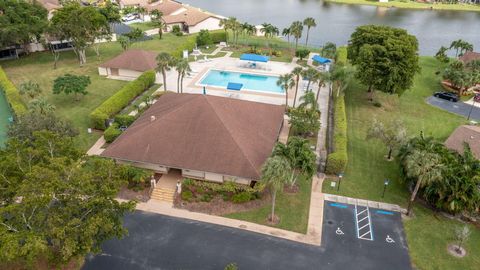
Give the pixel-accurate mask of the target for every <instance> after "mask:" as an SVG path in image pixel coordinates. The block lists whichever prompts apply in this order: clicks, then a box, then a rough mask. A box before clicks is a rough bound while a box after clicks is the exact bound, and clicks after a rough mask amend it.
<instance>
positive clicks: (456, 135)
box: [445, 125, 480, 159]
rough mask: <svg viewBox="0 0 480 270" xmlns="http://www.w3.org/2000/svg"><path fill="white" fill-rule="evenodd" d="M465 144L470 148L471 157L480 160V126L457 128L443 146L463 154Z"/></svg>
mask: <svg viewBox="0 0 480 270" xmlns="http://www.w3.org/2000/svg"><path fill="white" fill-rule="evenodd" d="M465 143H466V144H468V145H469V146H470V150H471V151H472V153H473V155H474V156H475V157H476V158H477V159H480V126H473V125H462V126H459V127H458V128H457V129H455V131H454V132H453V133H452V134H451V135H450V137H448V139H447V140H446V141H445V146H446V147H447V148H448V149H451V150H455V151H457V152H458V153H460V154H463V150H464V144H465Z"/></svg>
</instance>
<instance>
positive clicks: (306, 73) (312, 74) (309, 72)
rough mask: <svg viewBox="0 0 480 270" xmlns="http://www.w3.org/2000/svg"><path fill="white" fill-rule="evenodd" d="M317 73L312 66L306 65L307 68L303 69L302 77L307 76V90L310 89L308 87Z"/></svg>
mask: <svg viewBox="0 0 480 270" xmlns="http://www.w3.org/2000/svg"><path fill="white" fill-rule="evenodd" d="M317 73H318V72H317V70H316V69H314V68H312V67H308V68H307V69H305V70H303V74H302V75H303V77H304V78H307V80H308V82H307V92H308V91H311V90H312V89H310V85H311V84H312V82H313V81H314V80H315V79H316V76H317Z"/></svg>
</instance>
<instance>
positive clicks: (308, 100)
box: [298, 92, 318, 111]
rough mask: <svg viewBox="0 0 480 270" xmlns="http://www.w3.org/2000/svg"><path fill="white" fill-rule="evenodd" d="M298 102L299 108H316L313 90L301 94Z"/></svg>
mask: <svg viewBox="0 0 480 270" xmlns="http://www.w3.org/2000/svg"><path fill="white" fill-rule="evenodd" d="M300 102H301V103H300V105H299V106H298V107H299V108H307V109H313V110H315V111H316V110H318V103H317V102H316V101H315V94H314V93H313V92H307V93H305V94H304V95H303V96H301V97H300Z"/></svg>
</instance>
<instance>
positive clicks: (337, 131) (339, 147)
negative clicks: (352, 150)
mask: <svg viewBox="0 0 480 270" xmlns="http://www.w3.org/2000/svg"><path fill="white" fill-rule="evenodd" d="M334 106H335V108H334V130H333V147H334V151H333V153H330V154H329V155H328V157H327V167H326V172H327V174H339V173H341V172H344V171H345V167H346V166H347V162H348V155H347V115H346V112H345V97H344V96H343V95H342V96H339V97H337V98H336V99H335V104H334Z"/></svg>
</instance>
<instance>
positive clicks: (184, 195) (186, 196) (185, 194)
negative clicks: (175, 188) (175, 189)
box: [182, 190, 193, 202]
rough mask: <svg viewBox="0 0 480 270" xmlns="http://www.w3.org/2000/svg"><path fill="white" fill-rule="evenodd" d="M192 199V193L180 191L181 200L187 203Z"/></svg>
mask: <svg viewBox="0 0 480 270" xmlns="http://www.w3.org/2000/svg"><path fill="white" fill-rule="evenodd" d="M192 199H193V193H192V192H191V191H190V190H183V191H182V200H184V201H187V202H189V201H191V200H192Z"/></svg>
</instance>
